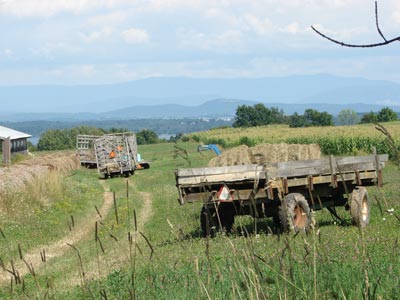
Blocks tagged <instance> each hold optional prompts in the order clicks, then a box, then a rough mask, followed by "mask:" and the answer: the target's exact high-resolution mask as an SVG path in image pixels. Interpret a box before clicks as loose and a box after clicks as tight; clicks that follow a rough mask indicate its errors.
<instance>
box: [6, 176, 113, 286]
mask: <svg viewBox="0 0 400 300" xmlns="http://www.w3.org/2000/svg"><path fill="white" fill-rule="evenodd" d="M100 182H101V184H102V186H103V188H104V194H103V205H102V207H101V208H100V209H99V213H100V215H99V214H98V213H97V212H96V210H93V213H91V214H90V215H88V216H87V217H85V218H83V223H79V224H78V226H74V227H73V228H72V230H71V232H70V233H69V234H68V235H66V236H65V237H63V238H62V239H60V240H57V241H55V242H53V243H51V244H49V245H43V246H41V247H37V248H35V249H33V250H31V251H29V252H27V253H23V249H22V254H23V259H24V260H25V261H26V262H27V263H28V264H29V266H30V268H31V269H33V270H35V272H36V271H37V270H38V269H40V268H41V267H42V266H43V265H44V263H43V262H42V256H41V253H43V251H45V256H46V261H48V260H49V259H52V258H55V257H60V256H62V255H63V254H64V253H65V252H66V251H68V250H71V247H70V246H68V244H70V245H75V244H77V243H78V242H79V241H81V240H82V239H83V238H85V237H87V236H88V235H89V234H90V233H92V232H93V231H94V224H95V222H96V221H100V220H101V219H102V217H104V216H106V215H107V213H108V212H109V210H110V209H111V207H112V205H113V194H112V193H111V192H110V191H109V189H108V187H107V186H106V184H105V183H104V182H103V181H100ZM5 268H6V269H8V270H12V269H14V270H16V273H18V276H19V277H20V278H22V277H23V276H25V275H27V274H29V273H30V270H29V268H28V267H27V266H26V263H25V262H24V261H23V260H20V259H18V261H16V262H14V268H13V267H12V265H11V262H8V263H7V262H5ZM12 278H14V276H13V275H12V274H11V273H10V272H8V271H5V270H3V269H0V284H3V283H5V282H10V280H11V279H12Z"/></svg>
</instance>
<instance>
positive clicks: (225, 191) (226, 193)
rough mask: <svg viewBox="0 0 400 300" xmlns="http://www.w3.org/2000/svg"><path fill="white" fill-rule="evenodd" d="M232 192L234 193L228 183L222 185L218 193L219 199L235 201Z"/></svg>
mask: <svg viewBox="0 0 400 300" xmlns="http://www.w3.org/2000/svg"><path fill="white" fill-rule="evenodd" d="M231 194H232V193H231V191H230V190H229V188H228V187H227V186H226V185H221V187H220V189H219V191H218V193H217V197H218V200H219V201H221V202H230V201H233V198H232V195H231Z"/></svg>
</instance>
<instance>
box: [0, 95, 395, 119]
mask: <svg viewBox="0 0 400 300" xmlns="http://www.w3.org/2000/svg"><path fill="white" fill-rule="evenodd" d="M257 103H260V102H257V101H247V100H235V99H215V100H210V101H206V102H204V103H202V104H200V105H192V106H188V105H180V104H160V105H135V106H129V107H125V108H123V109H116V110H111V111H107V112H103V113H75V114H74V113H20V114H0V120H1V121H3V122H25V121H36V120H42V121H55V122H81V123H85V122H89V121H106V120H136V119H182V118H233V117H234V116H235V114H236V109H237V107H238V106H239V105H248V106H253V105H255V104H257ZM263 104H264V105H265V106H267V107H277V108H279V109H282V110H283V111H284V113H285V114H287V115H291V114H293V113H294V112H297V113H299V114H302V113H303V112H304V111H305V110H306V109H308V108H313V109H316V110H319V111H327V112H329V113H330V114H332V115H337V114H338V113H339V112H340V111H341V110H342V109H353V110H355V111H356V112H358V113H365V112H369V111H374V112H377V111H379V110H380V109H382V108H383V107H384V106H386V105H371V104H364V103H349V104H331V103H300V104H293V103H263ZM390 107H391V108H392V109H394V110H395V111H397V112H400V106H390Z"/></svg>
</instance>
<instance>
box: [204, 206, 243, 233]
mask: <svg viewBox="0 0 400 300" xmlns="http://www.w3.org/2000/svg"><path fill="white" fill-rule="evenodd" d="M234 221H235V213H234V211H233V208H231V207H220V208H219V209H218V212H217V211H216V210H215V208H213V207H208V208H207V207H206V206H203V207H202V209H201V212H200V227H201V233H202V236H203V237H207V236H211V237H214V236H215V234H216V233H217V232H219V231H222V230H224V231H226V233H231V232H232V228H233V224H234Z"/></svg>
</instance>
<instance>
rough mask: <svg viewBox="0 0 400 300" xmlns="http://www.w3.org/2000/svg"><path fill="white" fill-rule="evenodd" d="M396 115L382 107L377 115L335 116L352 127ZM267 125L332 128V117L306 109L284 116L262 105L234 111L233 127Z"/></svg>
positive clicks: (345, 111)
mask: <svg viewBox="0 0 400 300" xmlns="http://www.w3.org/2000/svg"><path fill="white" fill-rule="evenodd" d="M397 119H398V114H397V113H396V112H395V111H393V110H392V109H391V108H389V107H384V108H382V109H381V110H380V111H378V112H377V113H375V112H372V111H371V112H368V113H365V114H363V115H362V116H360V115H359V114H357V112H355V111H354V110H352V109H343V110H341V111H340V112H339V114H338V116H337V123H338V124H339V125H354V124H363V123H377V122H390V121H396V120H397ZM269 124H288V125H289V126H290V127H309V126H333V125H334V117H333V115H331V114H329V113H328V112H326V111H324V112H320V111H318V110H315V109H311V108H309V109H306V110H305V111H304V113H303V114H299V113H297V112H295V113H293V114H292V115H285V113H284V112H283V110H282V109H278V108H276V107H271V108H268V107H266V106H265V105H264V104H262V103H258V104H255V105H254V106H249V105H240V106H238V108H237V109H236V115H235V120H234V122H233V124H232V126H233V127H253V126H262V125H269Z"/></svg>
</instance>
